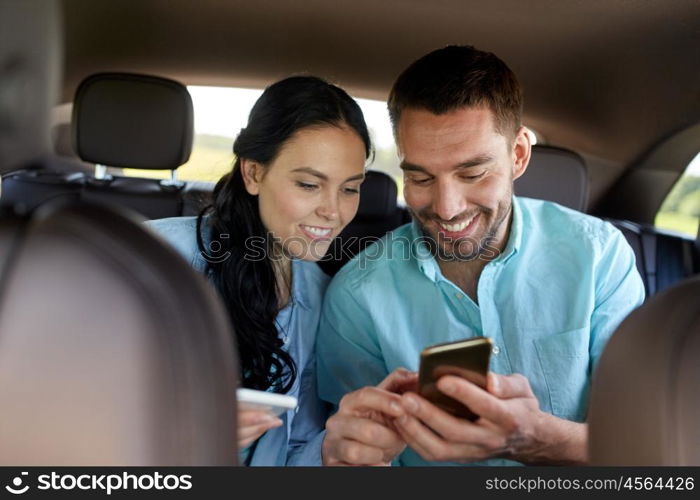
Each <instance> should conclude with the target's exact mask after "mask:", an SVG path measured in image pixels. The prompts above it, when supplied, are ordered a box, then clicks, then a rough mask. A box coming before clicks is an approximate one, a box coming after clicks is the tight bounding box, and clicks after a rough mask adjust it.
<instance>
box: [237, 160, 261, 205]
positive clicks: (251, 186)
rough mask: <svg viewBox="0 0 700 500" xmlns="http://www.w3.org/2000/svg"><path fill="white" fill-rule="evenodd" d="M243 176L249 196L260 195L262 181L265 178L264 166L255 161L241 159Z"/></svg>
mask: <svg viewBox="0 0 700 500" xmlns="http://www.w3.org/2000/svg"><path fill="white" fill-rule="evenodd" d="M241 176H243V182H244V183H245V189H246V191H248V194H251V195H253V196H257V195H258V194H259V193H260V181H262V178H263V166H262V165H261V164H260V163H258V162H256V161H253V160H249V159H247V158H241Z"/></svg>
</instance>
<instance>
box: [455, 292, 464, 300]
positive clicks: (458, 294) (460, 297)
mask: <svg viewBox="0 0 700 500" xmlns="http://www.w3.org/2000/svg"><path fill="white" fill-rule="evenodd" d="M455 297H457V299H459V300H462V297H464V295H462V294H461V293H455Z"/></svg>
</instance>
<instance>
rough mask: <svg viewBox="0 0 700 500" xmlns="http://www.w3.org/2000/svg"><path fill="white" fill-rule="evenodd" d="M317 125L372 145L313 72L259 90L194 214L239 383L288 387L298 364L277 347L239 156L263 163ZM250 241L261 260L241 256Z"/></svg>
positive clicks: (346, 99) (346, 100)
mask: <svg viewBox="0 0 700 500" xmlns="http://www.w3.org/2000/svg"><path fill="white" fill-rule="evenodd" d="M319 125H328V126H337V127H342V126H345V127H349V128H351V129H352V130H354V131H355V132H357V134H358V135H359V136H360V138H361V139H362V141H363V142H364V144H365V153H366V156H367V157H369V154H370V150H371V144H370V138H369V133H368V131H367V125H366V124H365V120H364V117H363V116H362V111H361V110H360V107H359V106H358V105H357V103H356V102H355V101H354V100H353V99H352V98H351V97H350V96H349V95H348V94H347V93H346V92H345V91H344V90H342V89H340V88H339V87H336V86H335V85H331V84H329V83H328V82H325V81H324V80H322V79H320V78H316V77H311V76H296V77H291V78H286V79H284V80H282V81H279V82H277V83H275V84H273V85H271V86H269V87H268V88H267V89H265V92H263V94H262V96H260V98H259V99H258V101H257V102H256V103H255V105H254V106H253V109H252V110H251V112H250V115H249V117H248V124H247V126H246V127H245V128H244V129H242V130H241V132H240V134H239V135H238V137H237V138H236V141H235V142H234V144H233V152H234V153H235V155H236V161H235V163H234V165H233V169H232V170H231V172H229V173H228V174H226V175H224V176H223V177H222V178H221V179H220V180H219V182H218V183H217V184H216V187H215V188H214V200H213V204H212V205H211V206H209V207H207V208H205V209H204V210H203V211H202V213H201V214H200V215H199V217H198V218H197V244H198V246H199V250H200V252H201V253H202V255H204V256H207V257H208V258H207V259H206V260H207V269H206V272H207V274H208V276H209V278H210V279H211V280H212V282H213V283H214V285H215V286H216V288H217V289H218V291H219V293H220V294H221V296H222V297H223V300H224V302H225V304H226V308H227V309H228V314H229V317H230V318H231V322H232V324H233V328H234V330H235V332H236V337H237V342H238V353H239V355H240V358H241V361H240V365H241V370H242V377H243V379H242V380H243V386H244V387H249V388H252V389H258V390H267V389H269V388H272V389H273V390H274V391H275V392H287V391H289V389H290V388H291V387H292V385H293V384H294V381H295V379H296V376H297V368H296V366H295V364H294V360H293V359H292V357H291V356H290V355H289V354H288V353H287V352H286V351H284V350H283V349H282V346H283V342H282V340H281V339H280V338H279V334H278V331H277V328H276V326H275V319H276V317H277V313H278V311H279V305H280V302H279V297H278V290H277V282H278V281H277V278H276V276H275V270H274V267H273V262H272V261H271V260H270V258H269V255H270V250H272V247H271V245H272V242H271V237H270V236H269V235H268V232H267V229H266V228H265V227H264V226H263V223H262V221H261V220H260V212H259V210H258V198H257V196H252V195H250V194H249V193H248V191H247V190H246V188H245V184H244V182H243V177H242V175H241V164H240V159H241V158H246V159H249V160H253V161H255V162H258V163H261V164H262V165H268V164H269V163H270V162H271V161H273V160H274V159H275V157H276V156H277V154H278V153H279V151H280V149H281V148H282V146H283V145H284V144H285V143H286V142H287V141H288V140H289V139H290V138H291V137H292V136H293V135H294V134H295V133H296V132H298V131H299V130H301V129H304V128H306V127H312V126H319ZM205 215H209V217H208V220H207V224H208V228H209V236H210V242H211V243H210V245H209V248H205V245H204V241H203V238H202V234H201V228H202V221H203V217H204V216H205ZM252 238H255V239H257V240H258V241H259V242H263V241H264V242H265V248H266V249H267V250H268V252H267V256H266V257H265V258H263V259H259V258H258V259H251V258H249V257H250V254H248V258H247V257H246V253H247V252H249V250H247V249H246V241H249V242H250V241H253V240H252ZM248 248H250V247H248ZM214 254H215V255H214ZM282 326H285V325H282Z"/></svg>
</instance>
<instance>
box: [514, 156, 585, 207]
mask: <svg viewBox="0 0 700 500" xmlns="http://www.w3.org/2000/svg"><path fill="white" fill-rule="evenodd" d="M588 188H589V186H588V172H587V169H586V163H585V162H584V161H583V158H581V156H579V155H578V154H576V153H574V152H573V151H569V150H567V149H563V148H555V147H552V146H540V145H535V146H533V147H532V156H531V157H530V164H529V166H528V167H527V170H526V171H525V173H524V174H523V175H522V176H521V177H520V178H519V179H516V181H515V194H516V195H518V196H525V197H527V198H537V199H540V200H547V201H553V202H555V203H559V204H560V205H564V206H565V207H569V208H573V209H574V210H579V211H581V212H585V211H586V208H587V207H586V205H587V203H588Z"/></svg>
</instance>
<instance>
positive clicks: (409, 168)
mask: <svg viewBox="0 0 700 500" xmlns="http://www.w3.org/2000/svg"><path fill="white" fill-rule="evenodd" d="M491 161H493V156H491V155H487V154H484V155H479V156H475V157H474V158H470V159H468V160H467V161H463V162H462V163H458V164H457V165H455V166H454V167H452V169H453V170H458V169H463V168H471V167H478V166H479V165H483V164H484V163H489V162H491ZM399 168H401V170H403V171H404V172H423V173H426V174H429V173H430V172H428V170H427V169H426V168H425V167H421V166H420V165H416V164H415V163H410V162H407V161H402V162H401V164H400V165H399Z"/></svg>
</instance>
